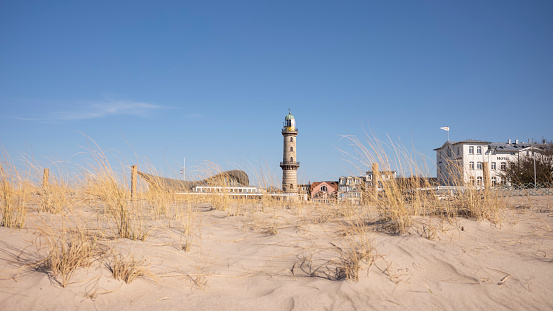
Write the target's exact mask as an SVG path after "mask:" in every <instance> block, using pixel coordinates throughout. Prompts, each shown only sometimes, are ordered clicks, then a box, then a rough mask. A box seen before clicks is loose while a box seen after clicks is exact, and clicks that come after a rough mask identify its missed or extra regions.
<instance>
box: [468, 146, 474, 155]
mask: <svg viewBox="0 0 553 311" xmlns="http://www.w3.org/2000/svg"><path fill="white" fill-rule="evenodd" d="M469 154H474V146H469Z"/></svg>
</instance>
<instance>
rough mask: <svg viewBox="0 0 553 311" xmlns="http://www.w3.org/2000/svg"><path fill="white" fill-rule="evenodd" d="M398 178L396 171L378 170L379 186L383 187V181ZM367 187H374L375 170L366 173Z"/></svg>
mask: <svg viewBox="0 0 553 311" xmlns="http://www.w3.org/2000/svg"><path fill="white" fill-rule="evenodd" d="M396 178H397V173H396V171H378V188H379V189H382V182H383V181H388V180H392V179H396ZM365 182H366V185H365V186H366V188H367V189H369V188H372V186H373V172H372V171H367V172H366V173H365Z"/></svg>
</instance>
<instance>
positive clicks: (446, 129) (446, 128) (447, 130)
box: [440, 126, 449, 132]
mask: <svg viewBox="0 0 553 311" xmlns="http://www.w3.org/2000/svg"><path fill="white" fill-rule="evenodd" d="M440 129H441V130H444V131H446V132H449V126H444V127H440Z"/></svg>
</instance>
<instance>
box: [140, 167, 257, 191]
mask: <svg viewBox="0 0 553 311" xmlns="http://www.w3.org/2000/svg"><path fill="white" fill-rule="evenodd" d="M138 175H139V176H140V177H142V179H144V180H145V181H146V182H147V183H148V184H149V185H150V187H159V188H162V189H164V190H167V191H172V192H178V191H190V190H191V189H193V188H194V187H196V186H229V187H230V186H249V184H250V179H249V177H248V174H246V172H244V171H241V170H232V171H225V172H222V173H219V174H216V175H213V176H211V177H208V178H206V179H204V180H199V181H185V180H179V179H172V178H165V177H160V176H155V175H151V174H147V173H144V172H140V171H138Z"/></svg>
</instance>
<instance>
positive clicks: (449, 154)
mask: <svg viewBox="0 0 553 311" xmlns="http://www.w3.org/2000/svg"><path fill="white" fill-rule="evenodd" d="M447 156H448V157H451V147H450V148H447Z"/></svg>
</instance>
